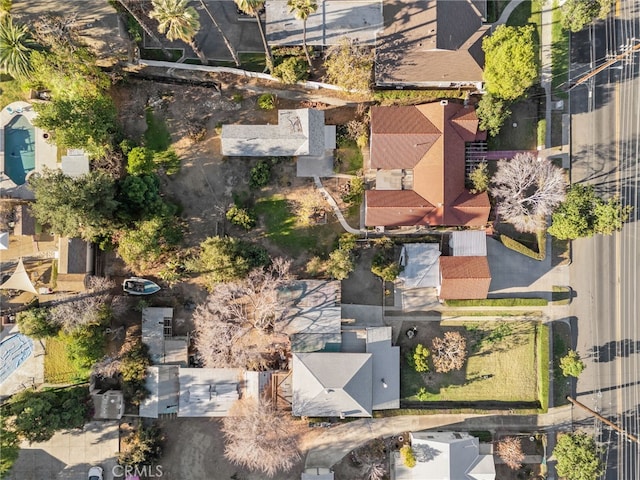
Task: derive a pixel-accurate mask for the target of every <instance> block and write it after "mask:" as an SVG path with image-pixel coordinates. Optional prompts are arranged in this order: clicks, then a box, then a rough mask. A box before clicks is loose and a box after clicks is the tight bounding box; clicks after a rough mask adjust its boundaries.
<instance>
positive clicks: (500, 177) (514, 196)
mask: <svg viewBox="0 0 640 480" xmlns="http://www.w3.org/2000/svg"><path fill="white" fill-rule="evenodd" d="M491 193H492V194H493V195H494V196H495V197H496V199H497V201H498V214H499V215H500V216H501V217H502V219H503V220H505V221H507V222H511V223H512V224H513V226H514V227H515V228H516V229H517V230H518V231H521V232H536V231H538V230H540V229H541V228H544V227H545V226H546V218H545V217H546V215H550V214H551V213H552V212H553V209H554V208H555V207H556V205H558V204H559V203H560V202H561V201H562V200H564V197H565V179H564V173H563V172H562V169H561V168H558V167H556V166H554V165H553V164H552V163H551V161H550V160H548V159H546V158H538V157H537V156H535V155H532V154H530V153H518V154H516V155H515V156H514V157H513V158H512V159H511V160H499V161H498V170H497V171H496V173H495V175H494V176H493V179H492V187H491Z"/></svg>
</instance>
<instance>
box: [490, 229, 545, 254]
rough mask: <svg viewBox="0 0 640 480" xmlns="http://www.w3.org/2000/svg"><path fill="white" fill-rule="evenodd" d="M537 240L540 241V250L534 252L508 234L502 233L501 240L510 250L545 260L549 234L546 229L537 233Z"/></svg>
mask: <svg viewBox="0 0 640 480" xmlns="http://www.w3.org/2000/svg"><path fill="white" fill-rule="evenodd" d="M536 240H537V242H538V251H537V252H534V251H533V250H531V249H530V248H528V247H525V246H524V245H523V244H521V243H520V242H518V241H517V240H514V239H513V238H511V237H507V236H506V235H500V241H501V242H502V244H503V245H504V246H505V247H507V248H508V249H510V250H513V251H514V252H518V253H521V254H522V255H526V256H527V257H529V258H533V259H534V260H544V259H545V258H546V256H547V241H546V240H547V234H546V232H544V231H541V232H538V233H537V234H536Z"/></svg>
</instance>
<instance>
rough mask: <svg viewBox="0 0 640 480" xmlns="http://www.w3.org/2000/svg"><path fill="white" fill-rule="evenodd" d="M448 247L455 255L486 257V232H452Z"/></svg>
mask: <svg viewBox="0 0 640 480" xmlns="http://www.w3.org/2000/svg"><path fill="white" fill-rule="evenodd" d="M449 248H450V249H451V252H452V253H451V255H453V256H455V257H486V256H487V234H486V233H485V232H484V231H483V230H462V231H459V232H452V233H451V236H450V237H449Z"/></svg>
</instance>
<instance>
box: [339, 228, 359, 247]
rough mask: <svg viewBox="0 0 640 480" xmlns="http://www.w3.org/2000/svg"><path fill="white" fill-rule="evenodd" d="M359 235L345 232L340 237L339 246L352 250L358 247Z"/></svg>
mask: <svg viewBox="0 0 640 480" xmlns="http://www.w3.org/2000/svg"><path fill="white" fill-rule="evenodd" d="M357 239H358V236H357V235H356V234H354V233H343V234H342V235H340V238H339V239H338V248H339V249H340V250H346V251H349V252H350V251H351V250H353V249H354V248H356V240H357Z"/></svg>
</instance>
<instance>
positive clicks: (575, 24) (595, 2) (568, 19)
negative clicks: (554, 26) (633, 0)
mask: <svg viewBox="0 0 640 480" xmlns="http://www.w3.org/2000/svg"><path fill="white" fill-rule="evenodd" d="M613 3H614V2H613V1H612V0H565V1H564V2H563V3H562V6H561V7H560V12H561V13H562V17H561V19H560V24H561V25H562V28H565V29H567V30H571V31H572V32H579V31H580V30H582V29H583V28H584V27H586V26H587V25H589V24H590V23H591V22H593V21H594V20H595V19H596V18H602V19H604V18H607V15H609V12H610V11H611V6H612V4H613Z"/></svg>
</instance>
